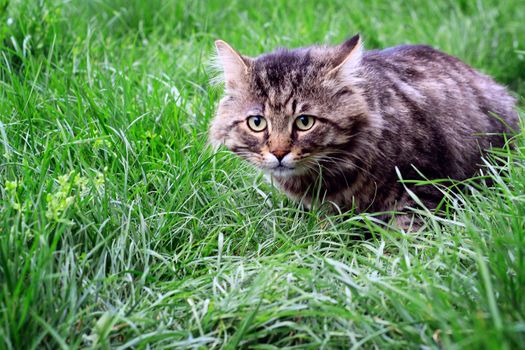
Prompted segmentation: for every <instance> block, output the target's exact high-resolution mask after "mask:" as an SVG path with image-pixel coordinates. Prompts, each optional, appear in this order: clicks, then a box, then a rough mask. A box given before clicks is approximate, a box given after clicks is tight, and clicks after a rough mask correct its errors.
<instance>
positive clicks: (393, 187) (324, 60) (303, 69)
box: [210, 36, 518, 212]
mask: <svg viewBox="0 0 525 350" xmlns="http://www.w3.org/2000/svg"><path fill="white" fill-rule="evenodd" d="M216 47H217V51H218V60H219V63H220V65H221V67H222V69H223V72H224V75H223V76H224V83H225V90H226V96H225V97H224V98H223V99H222V100H221V102H220V104H219V108H218V111H217V114H216V117H215V118H214V120H213V121H212V124H211V127H210V139H211V141H212V143H213V144H215V145H218V144H224V145H225V146H226V147H227V148H229V149H230V150H232V151H233V152H235V153H237V154H239V155H240V156H241V157H243V158H244V159H246V160H248V161H249V162H251V163H253V164H254V165H255V166H257V167H259V168H260V169H262V170H264V171H265V172H267V173H269V174H270V175H271V176H272V177H273V178H274V180H275V183H277V184H278V186H279V187H280V188H281V189H282V190H283V191H284V192H285V193H286V194H287V195H288V196H290V197H293V198H295V199H298V200H302V201H303V202H304V203H306V204H307V205H309V204H311V201H312V200H313V199H314V198H317V196H318V195H320V197H321V199H323V200H324V201H329V202H331V203H333V204H335V205H336V206H337V207H339V208H340V209H342V210H348V209H351V208H355V210H356V211H357V212H363V211H367V212H378V211H394V210H395V211H399V210H403V208H405V207H406V206H410V205H412V204H413V203H411V201H410V197H409V196H408V195H407V193H406V191H405V190H404V187H403V184H401V183H400V182H399V177H398V175H397V174H396V167H397V168H398V169H399V172H400V173H401V175H402V177H403V178H404V179H420V178H421V176H420V174H418V172H420V173H421V174H423V175H424V176H425V177H427V178H429V179H438V178H439V179H442V178H451V179H456V180H461V179H465V178H468V177H470V176H472V175H474V174H475V172H476V170H478V169H479V165H480V160H481V159H480V158H481V156H482V151H483V150H486V149H488V148H489V147H490V146H496V147H500V146H502V145H503V144H504V136H503V135H504V134H508V133H510V132H512V131H513V130H514V131H515V130H517V128H518V116H517V113H516V112H515V110H514V104H515V99H514V98H513V97H511V96H510V95H509V94H508V93H507V91H506V90H505V88H504V87H502V86H500V85H498V84H497V83H495V82H494V81H493V80H492V79H491V78H489V77H488V76H485V75H483V74H480V73H478V72H477V71H475V70H474V69H472V68H471V67H469V66H468V65H466V64H465V63H463V62H461V61H460V60H459V59H457V58H455V57H452V56H449V55H447V54H445V53H442V52H440V51H437V50H435V49H433V48H431V47H429V46H419V45H417V46H410V45H406V46H398V47H394V48H389V49H385V50H381V51H376V50H373V51H366V52H365V51H363V49H362V44H361V39H360V37H359V36H355V37H353V38H351V39H349V40H348V41H346V42H345V43H343V44H341V45H338V46H332V47H329V46H310V47H306V48H299V49H293V50H288V49H279V50H277V51H275V52H273V53H269V54H264V55H261V56H259V57H257V58H249V57H246V56H242V55H240V54H238V53H237V52H236V51H235V50H234V49H232V48H231V47H230V46H229V45H228V44H226V43H225V42H223V41H217V42H216ZM250 115H261V116H264V118H265V119H266V120H267V123H268V126H267V129H266V130H264V131H263V132H253V131H252V130H250V128H249V127H248V125H247V121H246V120H247V117H248V116H250ZM299 115H312V116H315V117H316V121H315V124H314V126H313V127H312V129H310V130H309V131H305V132H302V131H299V130H297V128H295V127H294V120H295V118H297V117H298V116H299ZM283 155H285V156H284V158H283V159H282V162H281V163H279V161H278V159H277V156H281V157H282V156H283ZM416 169H417V170H416ZM405 185H406V184H405ZM408 186H410V185H408ZM410 188H411V190H412V191H413V192H414V193H415V194H416V195H417V196H418V197H419V198H420V199H421V200H422V201H423V203H424V204H425V205H427V206H428V207H434V206H435V205H436V203H437V202H438V201H439V199H440V195H439V192H438V191H436V190H435V189H434V187H432V186H412V187H410Z"/></svg>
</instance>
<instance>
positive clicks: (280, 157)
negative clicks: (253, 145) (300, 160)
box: [272, 149, 289, 162]
mask: <svg viewBox="0 0 525 350" xmlns="http://www.w3.org/2000/svg"><path fill="white" fill-rule="evenodd" d="M288 153H289V152H288V151H287V150H284V149H276V150H275V151H272V154H273V155H274V156H275V158H277V160H278V161H279V162H280V161H281V160H283V158H284V156H286V155H287V154H288Z"/></svg>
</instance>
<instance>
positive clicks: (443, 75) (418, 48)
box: [362, 45, 518, 132]
mask: <svg viewBox="0 0 525 350" xmlns="http://www.w3.org/2000/svg"><path fill="white" fill-rule="evenodd" d="M362 65H363V69H364V74H365V76H366V78H367V79H366V81H367V84H368V86H367V90H368V95H369V96H373V97H374V100H375V101H372V102H373V104H374V105H375V107H377V108H380V109H383V110H384V109H388V108H387V107H388V105H389V104H390V103H392V104H393V105H395V104H396V103H401V102H402V103H403V104H404V105H410V106H411V108H412V109H417V110H420V111H422V112H426V113H425V114H426V115H427V117H431V116H434V117H437V118H438V119H439V117H440V116H441V120H436V122H440V121H441V122H444V121H447V122H449V121H450V120H451V119H452V120H453V121H454V122H455V123H458V122H460V121H461V120H462V119H463V120H464V122H465V123H467V120H466V119H468V120H469V122H468V123H467V124H478V123H479V124H483V125H484V127H482V128H481V130H479V131H480V132H489V131H490V132H504V131H508V130H504V129H505V128H502V126H503V125H502V124H498V123H495V122H494V120H490V121H489V120H487V119H494V118H493V116H492V115H493V114H495V115H498V116H499V117H501V118H503V119H504V120H505V121H506V123H507V125H509V126H510V127H511V129H517V125H518V116H517V113H516V111H515V110H514V106H515V99H514V98H513V97H512V96H511V95H510V94H509V93H508V92H507V90H506V89H505V87H503V86H501V85H500V84H498V83H496V82H495V81H494V80H493V79H492V78H490V77H489V76H487V75H485V74H482V73H480V72H478V71H477V70H475V69H474V68H472V67H470V66H469V65H467V64H466V63H464V62H463V61H461V60H460V59H458V58H456V57H454V56H451V55H449V54H447V53H444V52H441V51H439V50H437V49H434V48H432V47H431V46H427V45H401V46H396V47H391V48H387V49H383V50H371V51H367V52H365V54H364V56H363V59H362ZM400 101H401V102H400Z"/></svg>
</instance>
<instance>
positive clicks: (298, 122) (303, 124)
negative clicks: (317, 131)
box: [295, 115, 315, 131]
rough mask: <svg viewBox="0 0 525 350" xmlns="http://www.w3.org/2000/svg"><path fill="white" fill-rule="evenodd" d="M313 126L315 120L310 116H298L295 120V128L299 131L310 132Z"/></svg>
mask: <svg viewBox="0 0 525 350" xmlns="http://www.w3.org/2000/svg"><path fill="white" fill-rule="evenodd" d="M314 124H315V118H314V117H313V116H311V115H300V116H298V117H297V119H295V126H296V127H297V129H299V130H301V131H306V130H310V129H311V128H312V126H314Z"/></svg>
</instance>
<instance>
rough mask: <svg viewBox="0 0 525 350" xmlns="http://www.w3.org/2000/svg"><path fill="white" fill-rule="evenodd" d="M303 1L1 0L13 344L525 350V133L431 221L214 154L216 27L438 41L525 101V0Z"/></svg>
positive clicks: (7, 294)
mask: <svg viewBox="0 0 525 350" xmlns="http://www.w3.org/2000/svg"><path fill="white" fill-rule="evenodd" d="M290 3H292V2H289V1H278V0H273V1H263V2H260V1H241V0H237V1H231V2H228V1H219V0H210V1H191V2H190V1H187V2H184V1H160V0H151V1H139V0H130V1H125V0H118V1H110V0H97V1H88V0H86V1H81V0H72V1H58V0H55V1H29V0H28V1H23V0H19V1H6V0H1V1H0V45H1V47H0V85H1V86H0V140H1V143H0V154H1V156H0V199H1V202H0V348H1V349H37V348H38V349H40V348H44V349H45V348H49V349H59V348H63V349H65V348H102V349H105V348H117V349H128V348H138V349H150V348H188V349H190V348H191V349H207V348H214V349H219V348H223V349H235V348H253V349H277V348H294V349H318V348H323V349H330V348H343V349H348V348H372V349H374V348H376V349H385V348H397V349H406V348H422V349H432V348H435V349H437V348H445V349H456V348H461V349H463V348H467V349H516V348H520V347H521V348H524V347H525V345H524V344H525V135H523V134H521V135H518V136H517V137H516V139H515V144H516V148H515V149H505V150H499V151H497V152H495V153H494V155H493V156H492V157H491V159H492V160H490V161H488V163H487V166H486V167H485V168H484V170H483V171H484V174H486V175H487V176H488V177H489V178H490V179H492V183H490V182H477V183H475V182H472V183H469V185H468V186H467V188H466V190H465V192H466V194H465V195H461V196H459V195H449V199H448V201H447V205H446V206H445V210H446V212H447V215H446V216H444V217H441V218H438V217H435V216H434V215H432V213H427V212H421V215H423V216H424V217H425V218H426V221H427V223H428V228H427V229H425V230H424V231H422V232H420V233H403V232H399V231H395V230H386V229H385V228H383V227H382V226H379V225H376V224H375V223H374V220H373V218H370V217H366V216H357V217H355V216H351V215H340V216H326V215H324V214H323V213H322V212H320V211H318V210H313V211H310V212H306V211H304V210H302V209H301V208H300V207H299V206H298V205H297V204H295V203H293V202H291V201H289V200H287V199H286V198H285V197H284V196H283V195H282V194H280V193H279V192H278V191H277V190H275V189H274V188H272V186H271V185H270V184H267V183H266V182H265V181H264V180H263V178H262V177H261V176H260V175H258V174H257V173H256V172H255V171H254V170H252V169H251V168H249V167H248V166H246V165H245V164H243V163H242V162H241V161H239V160H238V159H236V158H235V157H233V156H232V155H231V154H229V153H227V152H225V151H221V152H219V153H217V154H213V153H212V152H211V151H210V150H208V149H207V148H206V135H207V134H206V130H207V126H208V123H209V120H210V118H211V117H212V115H213V113H214V109H215V106H216V104H217V101H218V99H219V98H220V95H221V91H220V88H216V87H212V86H210V84H209V80H210V78H211V73H210V72H209V69H208V68H207V66H208V64H209V61H210V56H211V54H212V52H213V41H214V40H215V39H217V38H222V39H224V40H226V41H228V42H230V43H231V44H232V45H233V46H234V47H236V48H238V49H239V50H240V51H241V52H243V53H245V54H251V55H256V54H258V53H261V52H263V51H267V50H271V49H273V48H275V47H277V46H290V47H295V46H301V45H307V44H311V43H315V42H324V43H338V42H340V41H342V40H343V39H344V38H346V37H348V36H350V35H352V34H354V33H355V32H358V31H359V32H361V33H362V34H363V36H364V38H365V45H366V46H367V47H368V48H380V47H387V46H392V45H396V44H402V43H426V44H430V45H433V46H435V47H438V48H440V49H442V50H445V51H447V52H449V53H451V54H453V55H456V56H458V57H460V58H462V59H463V60H465V61H466V62H467V63H469V64H471V65H473V66H474V67H476V68H478V69H480V70H481V71H483V72H486V73H488V74H491V75H492V76H494V77H495V79H496V80H498V81H500V82H501V83H503V84H506V85H508V86H509V87H510V89H511V90H513V93H514V94H515V95H516V96H517V97H519V96H521V97H519V98H520V105H521V106H523V102H524V99H523V96H524V95H525V46H524V42H523V40H524V38H525V26H524V25H523V14H524V13H525V2H523V1H520V0H508V1H495V0H494V1H491V0H486V1H452V0H450V1H435V2H430V1H428V2H423V1H415V0H414V1H404V2H396V1H379V0H372V1H335V2H334V1H326V2H319V1H313V0H312V1H303V2H301V4H300V5H299V4H298V3H297V4H296V3H295V2H293V3H294V4H295V5H291V4H290ZM4 4H5V6H4ZM522 115H523V113H522ZM495 159H499V160H500V161H499V162H495V161H494V160H495ZM495 164H499V165H495ZM365 236H366V237H365Z"/></svg>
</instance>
